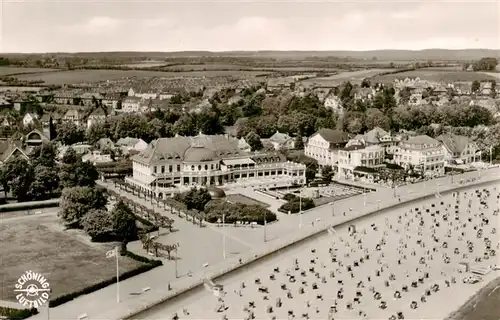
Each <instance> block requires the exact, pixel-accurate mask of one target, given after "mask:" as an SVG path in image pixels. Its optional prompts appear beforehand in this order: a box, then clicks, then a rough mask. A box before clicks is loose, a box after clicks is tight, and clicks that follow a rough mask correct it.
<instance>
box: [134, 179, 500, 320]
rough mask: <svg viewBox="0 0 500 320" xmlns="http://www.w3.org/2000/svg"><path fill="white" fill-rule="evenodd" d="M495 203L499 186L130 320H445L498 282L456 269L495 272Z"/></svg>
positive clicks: (297, 253)
mask: <svg viewBox="0 0 500 320" xmlns="http://www.w3.org/2000/svg"><path fill="white" fill-rule="evenodd" d="M498 196H500V193H499V191H498V190H497V188H496V187H495V186H489V187H486V188H477V189H468V190H465V191H461V192H459V193H458V194H447V195H442V196H439V197H437V198H436V197H432V198H429V199H427V200H424V201H421V202H418V203H413V204H404V205H402V206H400V207H397V208H393V209H390V210H387V212H384V213H383V214H380V215H375V216H367V217H364V218H361V219H359V220H358V221H356V222H355V225H354V227H353V228H351V226H350V225H348V224H346V225H342V226H338V227H335V230H333V231H332V232H331V233H330V234H327V233H325V234H324V235H323V236H321V237H318V238H315V239H314V240H311V241H308V242H307V243H303V244H301V245H299V246H297V247H295V248H291V249H289V250H287V251H286V252H285V251H282V252H281V253H280V254H277V255H274V256H273V257H269V259H267V260H265V261H263V262H262V263H261V264H260V265H259V266H255V268H244V270H242V271H240V272H238V271H237V272H235V273H233V274H227V275H225V276H223V277H221V278H220V279H219V280H218V281H217V282H218V284H221V285H223V291H224V293H223V294H221V295H220V297H221V299H218V297H216V296H214V295H213V294H212V292H211V291H210V289H211V285H210V283H207V286H206V287H207V289H209V290H206V291H201V290H200V291H197V292H193V293H192V295H191V296H189V297H188V296H186V297H185V298H179V299H174V300H173V301H167V302H165V303H163V304H162V305H158V306H156V307H154V308H151V309H149V310H147V311H145V312H143V313H142V314H138V315H135V316H134V318H135V319H152V318H165V317H170V316H171V315H172V314H173V313H174V312H176V313H177V314H178V316H179V319H182V320H184V319H200V317H201V318H211V319H215V318H221V316H223V315H224V314H225V315H226V316H227V317H228V318H229V319H234V318H238V319H241V318H245V317H246V316H248V315H250V314H253V315H254V316H255V318H256V319H271V317H273V316H274V317H276V318H275V319H287V318H289V315H290V314H293V315H294V316H295V317H294V318H295V319H307V318H309V319H328V318H329V316H331V317H334V318H335V319H389V318H390V317H391V316H395V317H396V318H392V319H397V317H398V314H399V313H401V315H402V316H403V317H404V318H405V319H442V318H444V317H446V316H447V315H448V314H449V313H450V312H451V311H453V310H454V309H456V308H458V307H459V306H460V305H461V304H462V303H464V302H465V301H466V300H467V299H468V297H470V296H471V295H473V294H474V293H475V292H477V291H478V290H480V289H481V288H482V287H483V286H484V285H485V284H486V283H487V282H488V281H490V280H492V279H494V278H496V277H498V271H491V272H490V273H489V274H487V275H485V276H484V277H483V281H480V282H478V283H475V284H466V283H463V281H462V280H463V279H464V278H466V277H468V276H470V275H471V273H469V272H465V271H464V269H463V266H461V264H460V263H461V262H462V261H467V262H470V264H471V268H476V267H481V268H483V267H487V266H489V265H491V264H493V263H495V262H496V260H497V259H496V258H497V256H496V253H494V252H493V251H491V250H490V249H494V250H496V251H498V248H497V246H496V244H497V243H498V234H496V229H495V227H496V226H497V219H498V217H497V215H498V211H496V210H497V208H498V206H496V204H497V201H498V199H497V197H498ZM494 229H495V230H494ZM478 230H481V235H479V236H478ZM487 239H489V240H490V241H491V247H490V243H489V241H488V240H487ZM479 258H481V259H480V260H478V259H479ZM451 296H452V297H453V299H450V297H451ZM497 308H498V307H497ZM183 309H185V310H187V312H186V313H184V312H183ZM218 309H219V310H221V311H219V312H218V311H217V310H218ZM306 314H307V316H305V315H306ZM492 314H496V315H498V311H496V312H495V311H492ZM474 319H480V318H474Z"/></svg>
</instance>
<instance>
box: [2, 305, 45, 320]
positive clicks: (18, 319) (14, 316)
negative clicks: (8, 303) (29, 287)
mask: <svg viewBox="0 0 500 320" xmlns="http://www.w3.org/2000/svg"><path fill="white" fill-rule="evenodd" d="M35 314H38V310H37V309H36V308H31V309H13V308H6V307H0V317H7V319H9V320H22V319H26V318H28V317H31V316H34V315H35Z"/></svg>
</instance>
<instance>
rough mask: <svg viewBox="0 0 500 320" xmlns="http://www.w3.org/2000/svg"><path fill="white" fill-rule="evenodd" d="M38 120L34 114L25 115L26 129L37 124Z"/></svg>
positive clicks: (24, 123)
mask: <svg viewBox="0 0 500 320" xmlns="http://www.w3.org/2000/svg"><path fill="white" fill-rule="evenodd" d="M36 119H37V117H36V116H35V115H34V114H32V113H27V114H25V115H24V117H23V125H24V126H25V127H27V126H29V125H30V124H33V123H34V122H35V120H36Z"/></svg>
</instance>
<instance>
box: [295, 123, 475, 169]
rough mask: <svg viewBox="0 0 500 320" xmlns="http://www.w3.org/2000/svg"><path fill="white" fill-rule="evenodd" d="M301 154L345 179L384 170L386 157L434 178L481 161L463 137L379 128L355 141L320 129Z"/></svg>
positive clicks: (472, 144)
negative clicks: (446, 169)
mask: <svg viewBox="0 0 500 320" xmlns="http://www.w3.org/2000/svg"><path fill="white" fill-rule="evenodd" d="M304 153H305V155H306V156H309V157H311V158H314V159H316V160H317V161H318V164H319V165H321V166H326V165H330V166H333V167H337V168H338V173H339V175H340V176H341V177H345V178H348V177H352V176H353V174H354V171H355V169H356V168H358V167H368V168H377V167H382V166H384V165H385V162H386V161H387V160H386V158H388V156H389V158H392V162H393V163H395V164H398V165H400V166H402V167H404V168H407V169H409V168H413V169H415V170H419V171H421V172H424V173H436V174H442V173H443V172H444V167H445V165H448V164H450V165H461V164H470V163H473V162H477V161H479V160H480V157H481V155H480V152H479V149H478V147H477V145H476V143H475V142H473V141H471V140H470V139H469V138H467V137H464V136H457V135H440V136H439V137H437V138H436V139H434V138H431V137H429V136H427V135H415V136H408V135H407V134H396V135H392V134H390V133H389V132H387V131H385V130H383V129H381V128H378V127H377V128H374V129H372V130H370V131H368V132H366V133H365V134H364V135H357V136H354V137H352V136H351V135H349V134H348V133H345V132H342V131H338V130H331V129H321V130H319V131H318V132H316V133H315V134H313V135H312V136H311V137H309V139H308V141H307V143H306V145H305V150H304Z"/></svg>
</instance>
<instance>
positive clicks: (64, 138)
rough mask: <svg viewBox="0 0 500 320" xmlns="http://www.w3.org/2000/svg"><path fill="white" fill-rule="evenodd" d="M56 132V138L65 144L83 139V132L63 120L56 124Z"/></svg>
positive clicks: (68, 144)
mask: <svg viewBox="0 0 500 320" xmlns="http://www.w3.org/2000/svg"><path fill="white" fill-rule="evenodd" d="M56 132H57V140H58V141H60V142H61V143H62V144H63V145H66V146H70V145H72V144H75V143H78V142H83V141H84V140H85V132H84V131H83V130H81V129H80V128H78V127H77V126H75V125H74V124H73V123H70V122H65V123H63V124H61V125H60V126H58V127H57V128H56Z"/></svg>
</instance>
